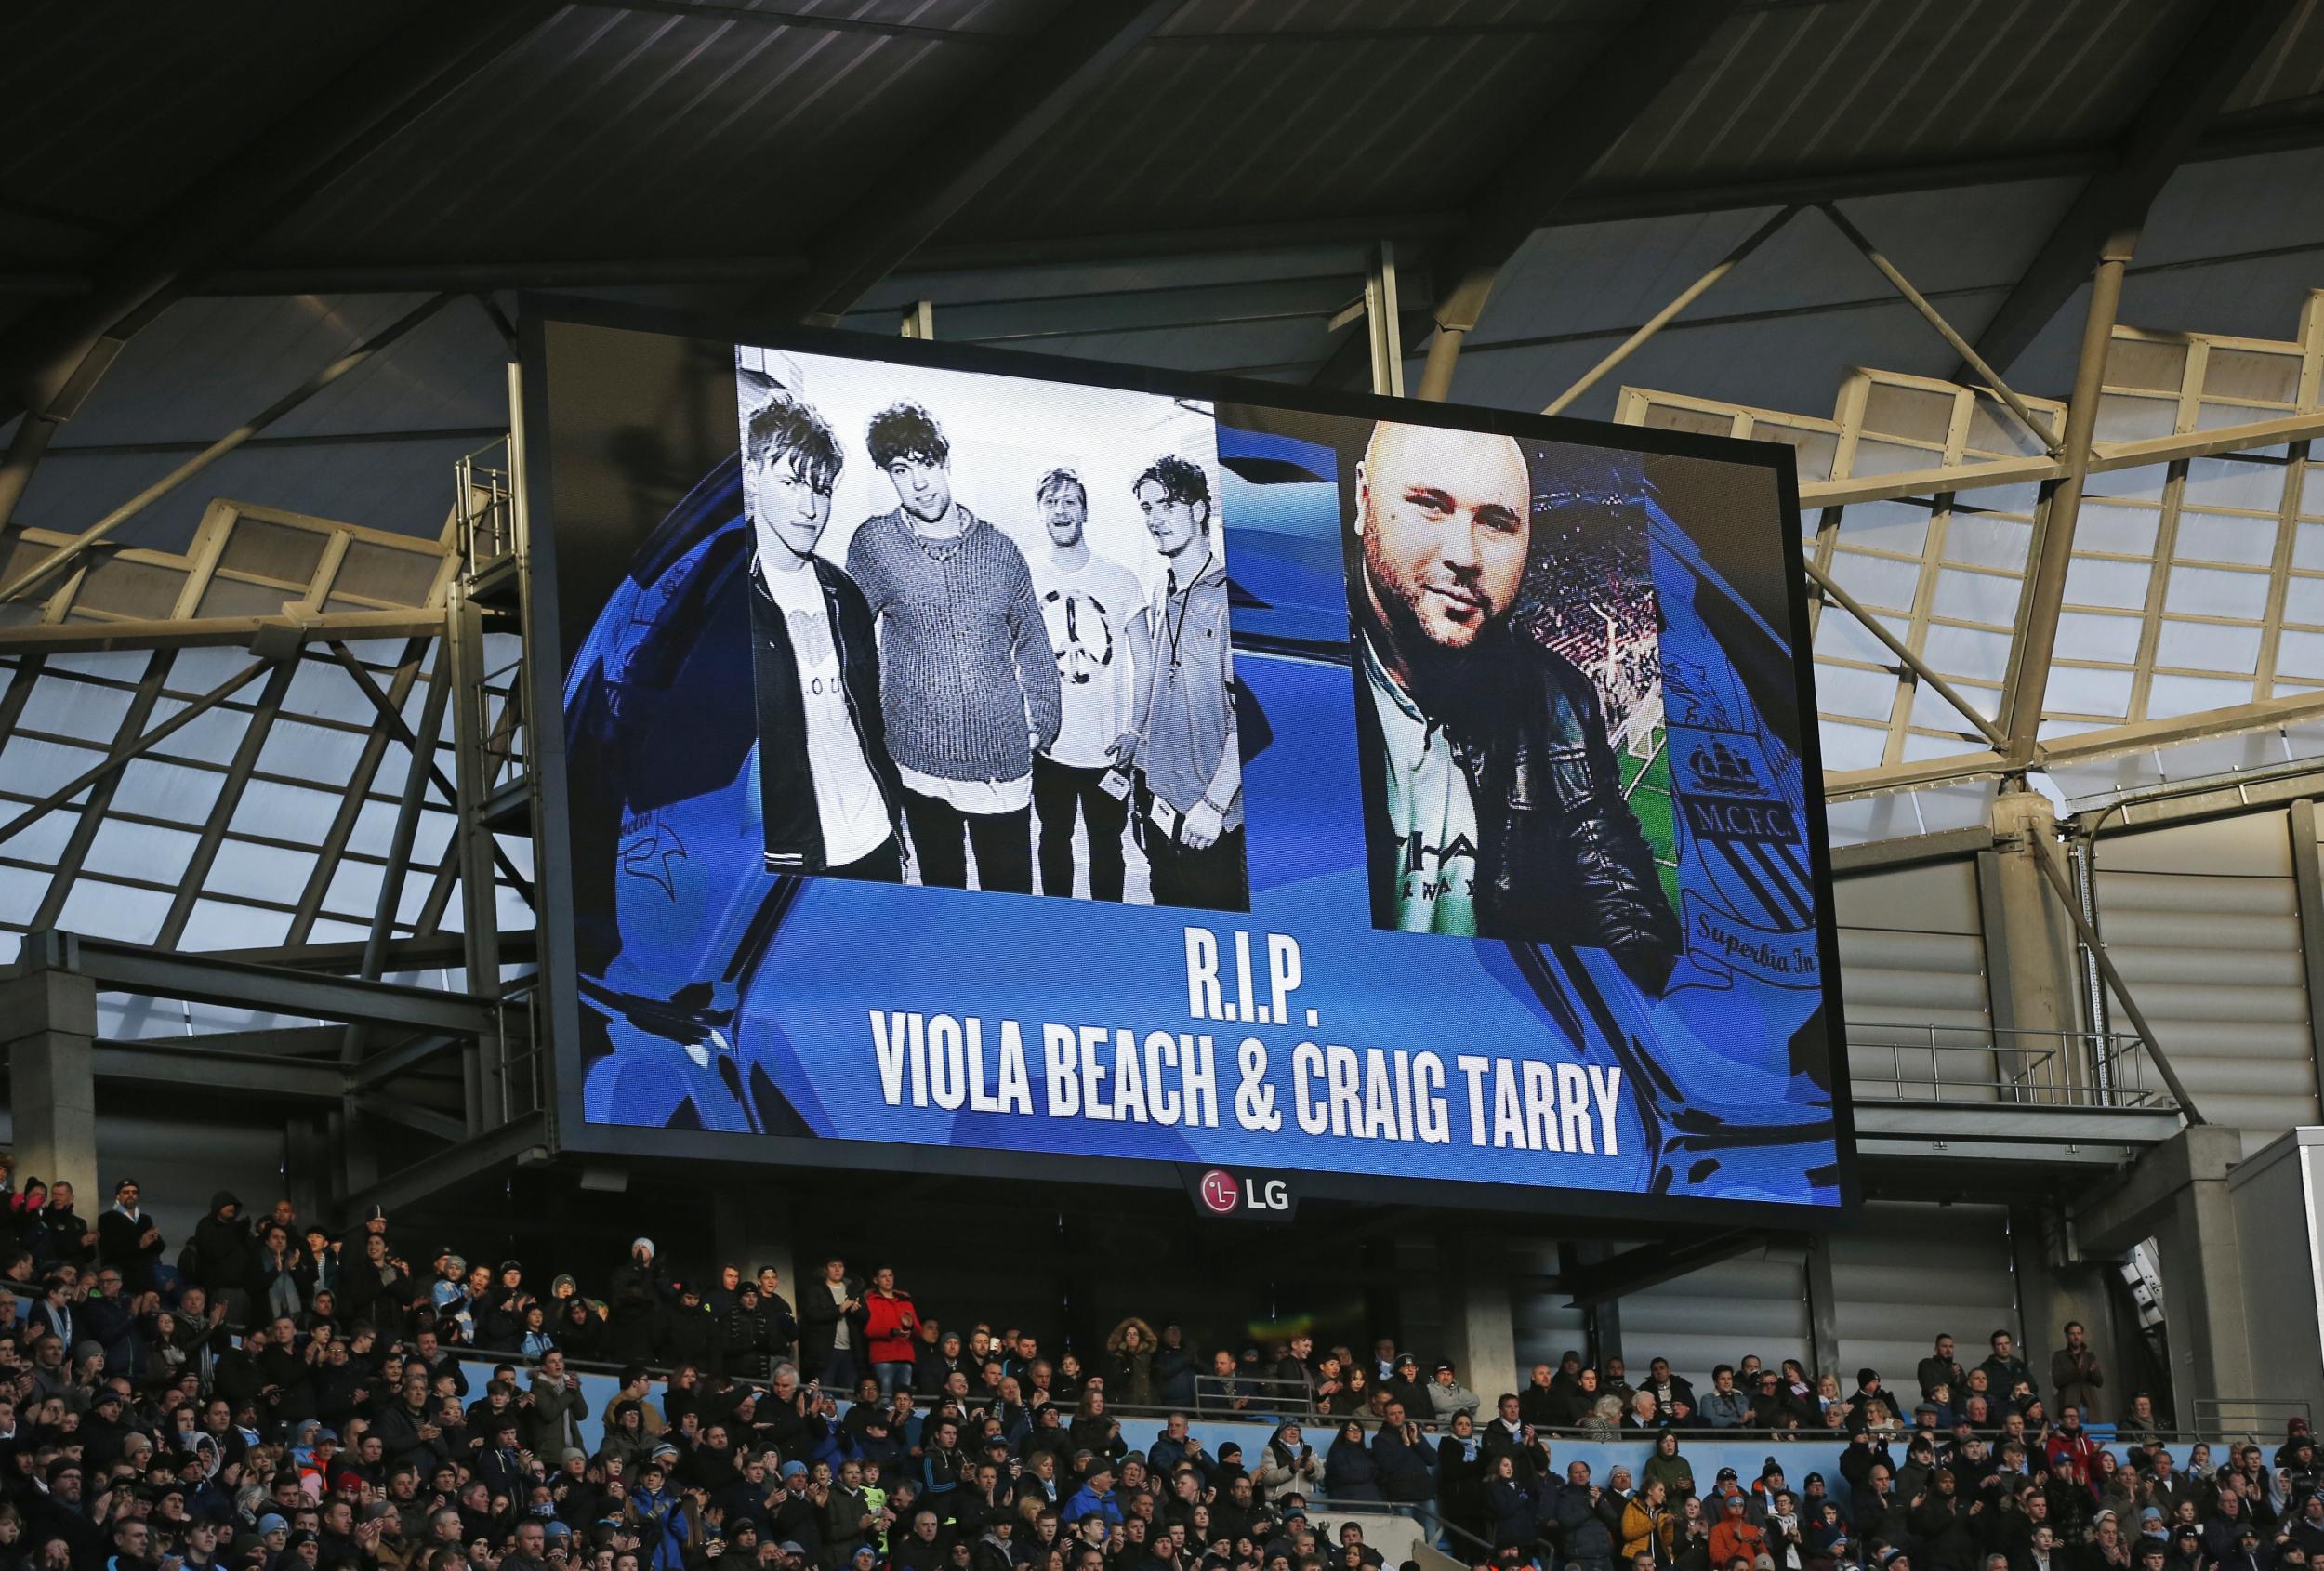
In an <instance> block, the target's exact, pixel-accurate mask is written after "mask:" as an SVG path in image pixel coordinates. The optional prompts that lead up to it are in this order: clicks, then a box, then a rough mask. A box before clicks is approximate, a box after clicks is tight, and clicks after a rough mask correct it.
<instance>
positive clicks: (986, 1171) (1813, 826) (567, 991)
mask: <svg viewBox="0 0 2324 1571" xmlns="http://www.w3.org/2000/svg"><path fill="white" fill-rule="evenodd" d="M549 323H565V324H571V325H575V326H582V327H599V328H610V329H614V330H619V331H628V332H640V333H650V334H656V335H664V336H667V337H679V338H688V339H694V340H704V341H710V342H717V343H725V344H744V345H751V346H758V347H764V348H768V349H776V350H788V351H792V352H796V353H800V354H813V355H831V356H845V357H847V358H849V359H853V360H868V361H880V362H886V363H892V364H900V365H908V366H923V367H927V368H931V369H938V370H949V371H964V372H978V373H986V374H993V375H999V376H1019V377H1035V378H1039V379H1043V380H1048V381H1053V382H1063V383H1069V384H1074V385H1078V386H1084V387H1100V388H1109V389H1123V390H1128V391H1132V392H1144V393H1152V394H1156V395H1159V396H1162V397H1167V398H1175V399H1195V400H1202V401H1206V402H1208V403H1212V404H1214V405H1215V404H1227V403H1242V404H1260V405H1273V406H1275V407H1280V408H1286V409H1293V410H1301V411H1305V412H1308V413H1312V414H1316V415H1327V416H1349V417H1353V418H1358V419H1367V420H1393V421H1401V422H1404V423H1406V424H1413V425H1429V426H1439V427H1446V428H1452V429H1464V430H1483V431H1488V432H1492V433H1495V434H1499V435H1506V436H1511V437H1515V438H1519V439H1524V440H1534V441H1543V442H1568V443H1575V444H1578V445H1584V446H1592V447H1603V448H1611V449H1616V450H1618V451H1622V452H1630V453H1639V454H1649V455H1667V456H1671V457H1681V458H1700V459H1709V460H1712V461H1715V462H1719V463H1725V464H1736V465H1746V466H1751V467H1756V468H1760V469H1767V470H1769V471H1771V472H1772V477H1773V479H1774V481H1775V485H1776V507H1777V511H1778V514H1779V517H1778V523H1779V525H1780V527H1779V529H1778V532H1777V533H1778V535H1779V536H1780V546H1781V549H1782V552H1783V569H1784V583H1785V584H1786V586H1787V591H1786V594H1785V611H1786V613H1787V615H1788V631H1789V637H1790V640H1791V647H1792V651H1793V654H1794V659H1793V670H1794V676H1795V682H1794V686H1795V690H1796V691H1795V697H1796V703H1797V705H1798V711H1797V712H1798V715H1799V749H1798V751H1799V756H1800V765H1801V768H1802V771H1803V772H1804V777H1805V781H1806V784H1807V786H1808V789H1807V790H1806V792H1805V793H1804V802H1805V806H1806V811H1807V820H1808V824H1807V828H1808V835H1807V841H1808V844H1807V852H1808V856H1809V862H1810V871H1811V873H1812V875H1813V883H1814V890H1815V897H1816V918H1817V931H1818V944H1817V955H1818V963H1819V965H1820V967H1821V970H1822V979H1821V984H1822V991H1823V1006H1824V1009H1823V1014H1824V1019H1825V1021H1826V1022H1827V1036H1828V1040H1827V1043H1826V1049H1827V1054H1828V1063H1827V1065H1826V1074H1827V1083H1828V1084H1829V1087H1830V1089H1831V1097H1832V1134H1833V1147H1834V1150H1833V1159H1834V1163H1835V1165H1836V1167H1837V1172H1838V1183H1837V1188H1838V1191H1839V1195H1840V1198H1839V1200H1838V1201H1837V1202H1836V1203H1835V1204H1832V1205H1829V1206H1817V1205H1807V1204H1787V1203H1780V1202H1774V1201H1756V1200H1721V1199H1706V1198H1702V1197H1699V1196H1681V1195H1643V1194H1633V1193H1628V1192H1620V1191H1602V1190H1590V1189H1572V1188H1561V1187H1549V1186H1541V1185H1521V1184H1496V1183H1480V1182H1469V1181H1462V1180H1454V1179H1425V1180H1397V1179H1393V1178H1389V1177H1381V1176H1370V1175H1363V1174H1352V1173H1333V1172H1321V1171H1310V1170H1306V1169H1289V1170H1291V1171H1294V1172H1295V1173H1296V1175H1297V1188H1298V1193H1299V1195H1300V1197H1301V1199H1316V1200H1338V1201H1352V1202H1357V1203H1370V1204H1379V1205H1389V1204H1393V1205H1400V1206H1413V1205H1424V1206H1428V1207H1432V1208H1444V1209H1446V1210H1453V1211H1465V1212H1477V1213H1493V1212H1499V1213H1508V1212H1512V1211H1515V1212H1525V1211H1532V1212H1543V1213H1553V1214H1556V1215H1561V1216H1573V1217H1586V1218H1591V1219H1604V1220H1607V1221H1650V1222H1665V1223H1683V1224H1693V1225H1697V1226H1700V1225H1716V1226H1736V1225H1746V1226H1748V1225H1759V1226H1776V1227H1783V1228H1789V1229H1803V1228H1804V1229H1814V1230H1822V1229H1825V1228H1830V1227H1843V1226H1848V1225H1852V1224H1853V1223H1854V1221H1855V1218H1856V1214H1857V1212H1858V1210H1859V1208H1860V1206H1861V1203H1862V1198H1863V1195H1862V1188H1861V1181H1860V1174H1859V1171H1858V1154H1857V1151H1856V1139H1855V1110H1854V1106H1853V1102H1852V1099H1851V1094H1850V1081H1849V1074H1848V1049H1847V1031H1846V1027H1845V1016H1844V1014H1843V1013H1842V1000H1841V986H1840V952H1839V922H1838V917H1837V914H1836V911H1835V909H1834V903H1833V897H1832V872H1831V855H1830V848H1829V843H1828V840H1827V829H1826V823H1825V812H1824V795H1823V791H1822V788H1821V783H1822V780H1823V775H1824V769H1823V752H1822V747H1821V743H1820V738H1819V736H1818V733H1817V724H1816V693H1815V680H1814V670H1813V667H1814V660H1813V649H1814V641H1813V628H1812V625H1811V624H1810V622H1809V619H1808V605H1807V594H1806V572H1805V565H1804V552H1803V548H1802V539H1801V535H1800V527H1799V517H1800V496H1799V479H1798V472H1797V469H1796V466H1795V464H1794V461H1793V453H1792V450H1791V449H1790V448H1789V447H1788V446H1786V445H1784V444H1782V443H1780V442H1746V441H1743V440H1740V439H1737V438H1733V437H1712V436H1702V435H1697V434H1696V433H1693V432H1687V431H1672V430H1664V429H1656V428H1651V427H1644V426H1618V425H1613V424H1609V423H1605V422H1601V421H1595V420H1580V419H1575V418H1572V417H1570V416H1543V415H1536V414H1530V413H1520V412H1517V411H1512V410H1503V409H1488V408H1483V407H1479V406H1476V405H1471V404H1458V403H1421V402H1419V401H1416V400H1411V399H1395V398H1387V397H1381V396H1379V395H1376V394H1369V393H1342V392H1334V391H1327V390H1323V389H1314V388H1299V387H1287V386H1283V385H1281V384H1278V383H1274V382H1259V381H1249V380H1243V379H1238V378H1234V377H1226V376H1208V375H1203V374H1199V373H1187V372H1180V371H1163V370H1154V369H1148V368H1144V367H1138V366H1124V365H1116V364H1113V363H1104V362H1096V361H1083V360H1070V359H1065V358H1063V357H1059V356H1053V355H1041V354H1030V353H1022V352H1019V351H1016V350H997V349H987V348H983V347H980V346H976V345H965V344H946V343H944V342H942V341H940V340H927V339H914V338H905V337H893V338H890V337H884V336H875V335H872V334H866V333H850V332H839V331H833V330H827V329H820V328H811V327H802V326H800V325H799V324H798V323H796V322H779V321H765V320H756V321H755V320H753V319H752V318H750V317H749V316H748V315H746V314H741V315H733V316H716V317H713V316H711V315H709V314H707V313H702V312H690V311H683V310H668V309H665V308H659V307H650V306H635V305H628V304H620V303H614V302H608V301H603V300H594V299H585V298H578V297H569V296H557V295H535V294H527V295H524V296H522V297H521V298H520V315H519V318H518V355H519V362H520V366H521V387H522V410H521V412H520V424H521V429H520V451H521V452H522V454H524V455H526V457H525V461H524V463H523V466H522V468H523V472H522V473H521V474H520V475H519V476H518V483H519V484H520V485H521V486H522V491H523V496H524V504H525V513H526V519H527V552H528V557H529V560H528V562H527V569H528V571H529V573H530V574H531V577H530V583H529V587H528V594H529V597H530V613H529V616H528V631H527V636H528V638H537V639H541V640H547V641H548V642H551V643H554V644H556V645H557V646H558V647H555V648H554V649H552V650H549V651H548V652H547V653H548V655H549V658H547V659H543V658H541V657H540V656H541V654H542V653H544V652H543V651H541V650H539V649H537V648H528V649H527V651H526V662H525V670H526V674H527V681H528V687H527V693H526V697H527V701H528V703H529V705H530V708H529V711H528V712H529V713H530V714H532V715H534V716H535V717H538V719H536V720H535V724H534V727H533V730H534V735H533V737H532V739H531V741H532V747H531V754H532V768H533V770H534V772H535V776H536V780H537V789H536V801H537V803H538V821H537V829H538V837H539V838H538V841H537V845H538V848H539V851H538V865H537V866H536V868H535V899H536V901H537V904H536V907H535V920H536V922H537V924H538V926H537V932H538V949H539V961H538V977H537V980H536V982H535V1000H534V1008H535V1010H536V1011H541V1010H545V1011H546V1020H547V1023H548V1034H549V1050H548V1064H547V1067H548V1085H549V1102H548V1111H549V1117H548V1143H549V1145H550V1148H551V1149H552V1150H554V1151H559V1152H569V1153H574V1154H576V1155H596V1156H614V1157H631V1158H645V1159H663V1158H673V1157H675V1158H693V1159H700V1160H709V1161H717V1162H724V1163H730V1164H731V1163H745V1164H750V1165H755V1166H767V1167H778V1168H820V1169H825V1170H831V1169H840V1170H846V1171H852V1172H863V1173H886V1174H892V1175H899V1176H902V1175H913V1176H938V1177H960V1178H982V1179H997V1180H1002V1181H1008V1182H1012V1183H1015V1184H1017V1185H1018V1186H1020V1187H1021V1188H1022V1189H1023V1192H1024V1194H1025V1195H1027V1196H1028V1197H1029V1196H1031V1195H1034V1194H1036V1193H1038V1192H1046V1191H1053V1190H1054V1189H1055V1188H1056V1187H1057V1186H1059V1185H1074V1186H1090V1185H1102V1186H1113V1187H1119V1188H1132V1189H1143V1190H1152V1189H1169V1188H1178V1187H1182V1184H1183V1182H1184V1179H1183V1170H1182V1164H1179V1163H1176V1162H1171V1161H1167V1160H1160V1159H1146V1158H1133V1157H1107V1156H1082V1155H1057V1154H1052V1155H1039V1154H1034V1153H1023V1152H1007V1151H996V1150H991V1149H988V1148H984V1147H952V1146H927V1145H905V1144H891V1143H886V1142H874V1141H850V1140H825V1139H814V1138H804V1137H797V1136H784V1135H761V1134H746V1133H725V1132H706V1131H697V1130H685V1129H647V1128H643V1127H640V1126H634V1125H625V1124H599V1123H592V1122H590V1121H589V1120H588V1118H587V1117H586V1116H584V1112H583V1107H582V1072H581V1064H580V1062H579V1058H580V1051H579V1043H580V1003H579V995H578V991H577V979H576V978H575V977H574V974H573V971H572V965H571V954H572V943H571V939H572V933H573V931H574V908H573V884H572V878H571V854H572V853H571V843H572V842H571V834H570V823H569V818H568V814H567V811H566V797H565V784H566V782H565V762H564V723H563V716H564V707H563V692H564V679H565V661H566V659H567V658H568V655H569V653H570V652H569V651H567V650H565V649H564V648H563V647H562V640H561V636H560V634H559V632H558V628H559V627H560V609H561V608H560V605H559V601H558V593H559V587H560V586H559V579H558V573H557V528H556V521H555V516H554V514H555V508H554V499H553V495H552V488H551V486H550V484H549V474H548V469H549V460H548V454H549V453H550V451H551V447H550V422H551V420H552V418H553V415H554V412H553V411H552V410H551V409H550V408H549V405H548V352H547V330H548V324H549ZM552 717H553V723H544V722H549V721H550V720H551V718H552Z"/></svg>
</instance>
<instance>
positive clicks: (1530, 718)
mask: <svg viewBox="0 0 2324 1571" xmlns="http://www.w3.org/2000/svg"><path fill="white" fill-rule="evenodd" d="M1467 658H1468V659H1469V661H1470V662H1471V668H1472V670H1473V671H1474V673H1475V675H1476V678H1477V680H1474V681H1472V682H1471V683H1469V684H1468V687H1467V691H1466V693H1465V695H1464V701H1463V703H1462V704H1461V706H1460V713H1459V715H1457V716H1448V717H1446V718H1445V719H1446V729H1447V731H1448V733H1450V734H1451V735H1452V737H1453V739H1454V742H1455V746H1456V747H1457V748H1458V749H1459V754H1460V757H1461V759H1462V762H1463V765H1464V767H1465V769H1466V772H1467V773H1468V777H1469V790H1470V794H1471V796H1472V798H1473V799H1474V800H1475V805H1476V816H1477V839H1478V842H1479V843H1478V845H1477V848H1476V868H1477V872H1476V919H1477V930H1478V933H1479V935H1480V936H1482V937H1487V938H1504V939H1510V938H1514V939H1529V940H1532V941H1534V942H1537V943H1543V944H1578V945H1580V946H1583V947H1586V948H1599V949H1606V950H1610V951H1612V953H1613V955H1614V957H1615V958H1616V959H1617V960H1618V961H1619V962H1620V963H1621V966H1622V969H1623V970H1626V971H1628V972H1629V973H1630V974H1631V977H1632V978H1633V979H1635V980H1636V981H1637V982H1638V983H1639V984H1640V985H1641V986H1643V987H1645V988H1647V989H1649V990H1651V991H1659V990H1660V989H1661V986H1662V984H1663V982H1664V981H1665V980H1666V979H1667V978H1668V977H1669V976H1670V968H1671V967H1672V966H1673V965H1674V964H1676V962H1677V958H1678V948H1679V928H1678V918H1676V917H1675V916H1673V915H1672V914H1671V911H1670V902H1669V901H1668V900H1666V899H1665V898H1664V896H1663V893H1662V884H1661V879H1660V878H1659V876H1658V875H1657V873H1656V871H1655V865H1654V855H1653V852H1650V851H1649V850H1648V849H1647V846H1646V840H1645V837H1644V835H1642V834H1641V833H1640V832H1639V828H1638V820H1637V819H1636V818H1634V817H1633V816H1632V815H1631V811H1630V806H1629V804H1628V803H1627V802H1625V801H1624V800H1623V799H1622V789H1621V774H1620V772H1619V770H1618V767H1617V765H1616V763H1615V760H1614V749H1613V747H1612V746H1611V745H1610V744H1609V743H1608V742H1607V741H1606V734H1605V717H1604V715H1603V714H1602V713H1601V712H1600V709H1599V706H1598V693H1597V689H1596V688H1595V687H1594V686H1592V685H1591V681H1590V680H1589V679H1588V678H1587V677H1584V676H1583V675H1582V674H1581V673H1580V672H1579V671H1578V670H1576V669H1575V668H1574V667H1572V666H1571V665H1570V664H1568V663H1567V662H1566V661H1565V659H1564V658H1562V657H1561V656H1559V655H1557V654H1555V653H1552V652H1551V651H1549V650H1546V649H1543V648H1541V647H1540V646H1539V645H1538V644H1536V643H1534V642H1533V641H1532V640H1529V639H1525V638H1521V637H1518V636H1516V635H1514V634H1512V633H1511V632H1509V631H1508V630H1507V629H1506V627H1503V628H1499V629H1496V630H1495V631H1494V632H1493V633H1492V634H1490V635H1488V636H1487V637H1486V638H1485V639H1482V640H1479V642H1478V644H1477V646H1476V648H1475V649H1474V651H1473V653H1472V654H1470V655H1469V656H1468V657H1467ZM1365 660H1366V656H1365V653H1364V649H1363V646H1362V639H1361V638H1360V637H1359V639H1358V640H1357V643H1356V648H1355V653H1354V665H1355V682H1356V695H1355V696H1356V702H1355V723H1356V737H1357V746H1358V747H1359V748H1360V750H1361V753H1360V756H1361V757H1362V759H1363V760H1364V820H1365V844H1366V845H1367V846H1368V847H1369V848H1371V850H1370V858H1369V860H1370V874H1371V878H1370V882H1371V895H1372V924H1373V926H1375V927H1382V928H1393V927H1394V926H1395V925H1396V886H1397V882H1398V878H1399V875H1400V874H1401V872H1402V871H1403V859H1404V855H1405V848H1404V845H1403V842H1402V841H1400V840H1399V839H1398V838H1396V835H1395V832H1394V830H1393V827H1392V826H1391V825H1390V824H1389V822H1388V806H1387V785H1386V771H1387V763H1386V756H1385V744H1384V743H1383V741H1382V739H1381V736H1380V714H1379V711H1378V710H1377V709H1376V708H1375V707H1374V706H1373V699H1372V695H1371V693H1370V691H1369V682H1370V679H1369V677H1368V676H1367V674H1366V670H1365Z"/></svg>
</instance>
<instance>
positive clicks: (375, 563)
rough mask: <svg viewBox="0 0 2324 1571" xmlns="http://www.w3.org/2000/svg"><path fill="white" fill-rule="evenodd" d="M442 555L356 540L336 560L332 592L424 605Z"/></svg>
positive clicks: (441, 563)
mask: <svg viewBox="0 0 2324 1571" xmlns="http://www.w3.org/2000/svg"><path fill="white" fill-rule="evenodd" d="M442 565H443V559H442V557H439V556H434V555H431V554H423V553H421V552H418V551H401V550H397V549H396V548H394V547H392V546H380V545H375V544H372V543H370V542H368V541H363V540H357V541H353V542H351V543H350V544H349V546H348V548H347V555H346V556H345V557H343V558H341V559H340V561H339V572H338V576H337V577H336V578H334V579H332V580H331V591H332V593H334V594H345V595H365V596H368V597H369V598H371V599H373V600H384V601H393V602H394V603H396V604H398V605H425V604H427V603H428V592H429V590H430V589H432V588H433V587H435V584H436V574H437V572H438V571H439V570H440V569H441V568H442Z"/></svg>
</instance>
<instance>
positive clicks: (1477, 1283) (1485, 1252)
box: [1437, 1236, 1523, 1404]
mask: <svg viewBox="0 0 2324 1571" xmlns="http://www.w3.org/2000/svg"><path fill="white" fill-rule="evenodd" d="M1444 1261H1445V1270H1444V1272H1443V1273H1442V1274H1441V1275H1440V1277H1439V1279H1438V1284H1439V1285H1438V1289H1437V1290H1438V1291H1439V1292H1441V1293H1442V1294H1443V1295H1444V1299H1443V1300H1442V1316H1443V1320H1444V1336H1445V1356H1446V1358H1448V1359H1450V1360H1451V1361H1452V1364H1453V1366H1454V1368H1455V1369H1456V1370H1457V1371H1459V1378H1460V1380H1461V1382H1462V1383H1463V1384H1465V1385H1466V1386H1468V1388H1469V1389H1470V1390H1472V1391H1473V1392H1475V1393H1477V1394H1478V1395H1480V1396H1482V1397H1484V1398H1485V1400H1486V1403H1487V1404H1490V1403H1491V1402H1492V1401H1493V1399H1494V1398H1495V1397H1497V1396H1499V1394H1500V1393H1502V1392H1504V1391H1516V1390H1518V1389H1520V1387H1521V1386H1522V1384H1523V1382H1522V1381H1520V1380H1518V1378H1517V1327H1516V1321H1515V1319H1514V1317H1513V1316H1512V1314H1511V1306H1510V1301H1509V1262H1508V1259H1507V1257H1506V1255H1505V1254H1504V1253H1503V1251H1502V1249H1501V1246H1500V1240H1499V1239H1498V1238H1493V1237H1471V1236H1456V1237H1450V1238H1447V1239H1446V1240H1445V1245H1444Z"/></svg>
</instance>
